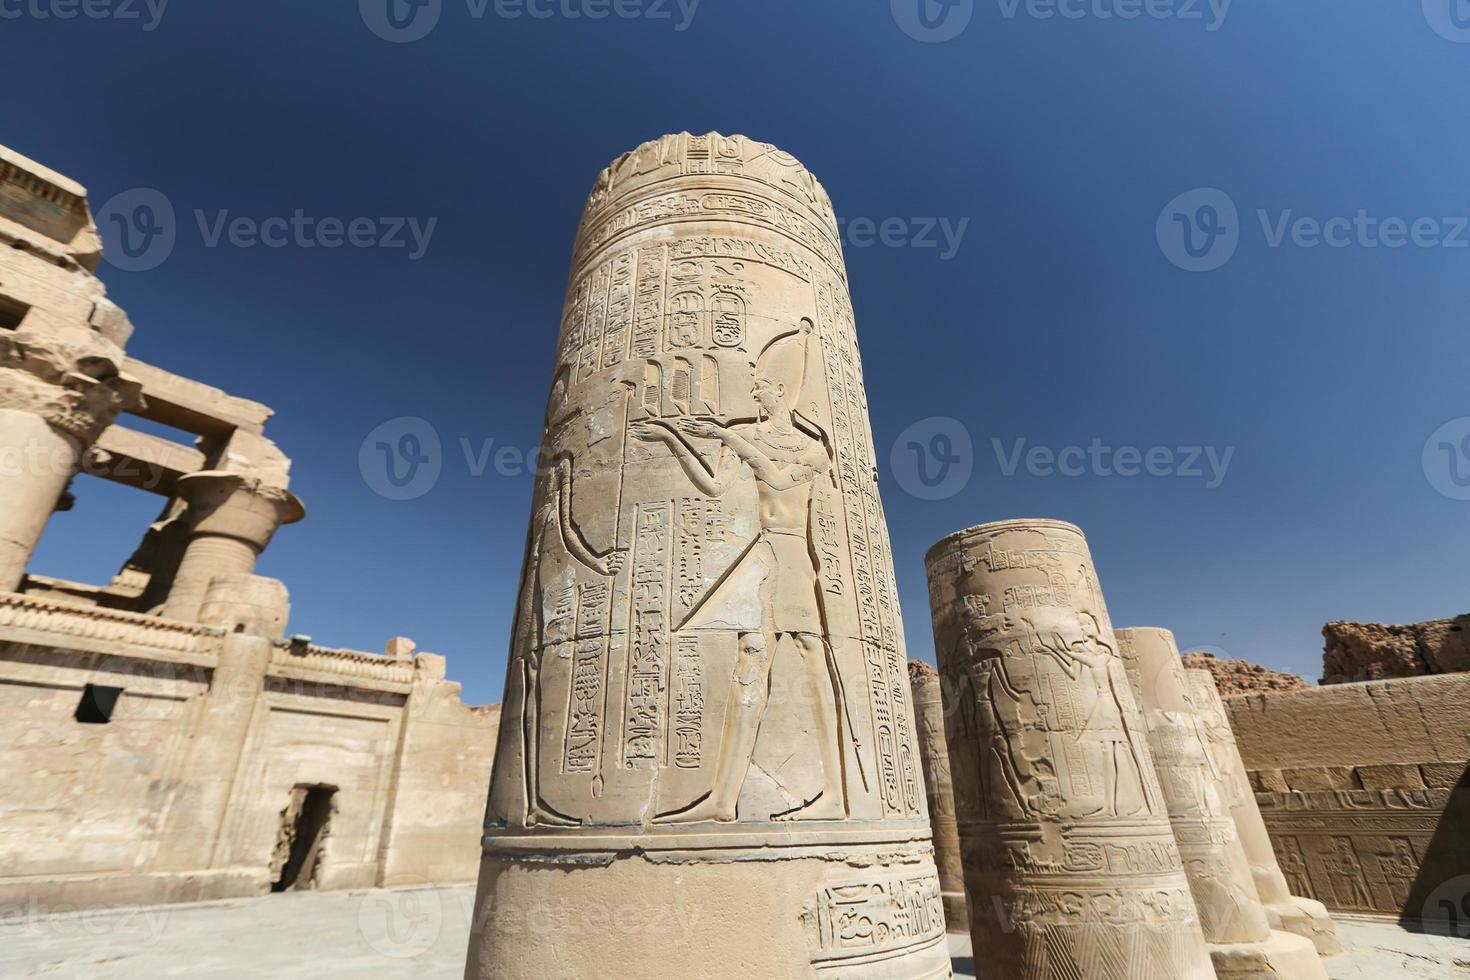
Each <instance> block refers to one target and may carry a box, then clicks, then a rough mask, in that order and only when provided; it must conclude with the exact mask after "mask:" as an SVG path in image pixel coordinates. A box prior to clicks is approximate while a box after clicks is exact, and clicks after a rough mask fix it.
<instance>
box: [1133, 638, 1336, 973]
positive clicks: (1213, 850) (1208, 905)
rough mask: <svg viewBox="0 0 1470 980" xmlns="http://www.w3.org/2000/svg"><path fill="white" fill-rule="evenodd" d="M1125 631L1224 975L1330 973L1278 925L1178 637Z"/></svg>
mask: <svg viewBox="0 0 1470 980" xmlns="http://www.w3.org/2000/svg"><path fill="white" fill-rule="evenodd" d="M1117 638H1118V649H1119V652H1120V653H1121V654H1122V657H1123V664H1124V666H1125V668H1126V669H1127V672H1128V682H1129V684H1130V685H1131V686H1132V688H1133V692H1134V694H1135V695H1137V697H1138V701H1139V705H1140V707H1141V708H1142V709H1143V713H1144V720H1145V722H1146V724H1147V726H1148V743H1149V747H1150V748H1151V749H1152V750H1153V757H1154V765H1155V767H1156V768H1157V770H1158V774H1159V783H1160V786H1161V787H1162V789H1163V794H1164V800H1165V802H1166V803H1167V804H1168V808H1169V821H1170V823H1171V824H1172V825H1173V827H1174V840H1175V841H1176V842H1178V844H1179V854H1180V857H1181V858H1182V859H1183V861H1184V871H1185V875H1186V876H1187V877H1188V879H1189V885H1190V888H1191V889H1192V891H1193V893H1194V901H1195V907H1196V908H1197V909H1198V910H1199V916H1200V925H1201V927H1202V929H1203V931H1204V935H1205V939H1206V940H1207V941H1208V942H1209V944H1210V958H1211V960H1213V961H1214V964H1215V973H1216V975H1217V976H1220V977H1247V978H1251V980H1262V978H1270V977H1283V978H1287V977H1289V978H1303V980H1305V978H1315V980H1326V976H1327V972H1326V970H1324V969H1323V967H1322V964H1321V962H1320V961H1319V960H1318V959H1317V950H1316V948H1315V947H1314V946H1313V945H1312V942H1311V940H1309V939H1306V938H1305V937H1302V936H1297V935H1293V934H1291V933H1287V932H1273V931H1272V929H1271V925H1270V922H1269V921H1268V919H1267V917H1266V910H1265V908H1264V906H1263V905H1262V903H1261V898H1260V895H1259V894H1258V892H1257V890H1256V883H1255V879H1254V876H1253V875H1252V873H1251V866H1250V863H1249V862H1248V860H1247V859H1246V854H1245V850H1244V848H1243V847H1242V846H1241V842H1240V838H1239V835H1238V834H1237V833H1236V828H1235V819H1234V817H1233V816H1232V815H1231V812H1230V807H1229V800H1228V792H1229V791H1228V789H1227V787H1226V782H1225V780H1226V775H1225V773H1224V772H1223V771H1222V770H1221V769H1220V768H1219V767H1218V766H1217V765H1216V759H1217V757H1218V756H1217V754H1215V753H1212V752H1211V748H1210V733H1209V732H1208V730H1207V729H1206V727H1205V724H1204V718H1203V715H1202V713H1201V712H1200V711H1199V710H1198V708H1197V706H1196V704H1195V694H1194V690H1196V689H1192V687H1191V684H1190V682H1189V679H1188V677H1187V676H1186V675H1185V670H1184V664H1183V662H1182V661H1181V660H1180V658H1179V649H1178V647H1177V646H1176V645H1175V643H1174V634H1172V633H1170V632H1169V631H1168V630H1166V629H1158V628H1156V627H1140V628H1134V629H1120V630H1118V631H1117Z"/></svg>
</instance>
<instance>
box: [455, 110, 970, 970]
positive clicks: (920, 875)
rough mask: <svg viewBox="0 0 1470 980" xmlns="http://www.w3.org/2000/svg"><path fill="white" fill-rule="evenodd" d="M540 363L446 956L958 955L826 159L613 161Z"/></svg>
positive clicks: (694, 149)
mask: <svg viewBox="0 0 1470 980" xmlns="http://www.w3.org/2000/svg"><path fill="white" fill-rule="evenodd" d="M550 389H551V393H550V397H549V399H548V403H547V407H546V414H545V422H544V432H543V436H542V445H543V447H545V452H546V458H547V465H546V466H545V467H544V468H543V470H542V471H541V473H540V474H539V476H538V481H537V485H536V489H535V492H534V496H533V502H532V515H531V526H530V531H529V534H528V536H527V550H526V558H525V563H524V566H523V573H522V580H521V585H520V591H519V595H518V597H517V601H516V613H515V621H514V627H513V631H512V633H513V635H512V637H511V645H510V646H511V649H510V657H509V668H508V677H507V683H506V692H505V698H504V709H503V713H502V716H501V730H500V739H499V745H498V753H497V757H496V762H495V771H494V775H493V778H492V780H491V792H490V803H489V807H488V813H487V818H486V821H487V822H486V828H485V839H484V856H483V861H482V864H481V872H480V881H479V889H478V896H477V899H476V901H477V914H476V915H475V917H474V931H473V932H472V934H471V937H470V949H469V958H468V964H467V968H466V976H467V977H471V978H491V977H493V978H495V980H516V978H543V977H547V976H552V975H557V976H563V975H565V976H573V975H575V976H594V975H597V976H640V977H641V976H654V975H658V976H750V977H765V976H813V975H820V976H824V977H834V978H844V977H846V978H858V977H864V978H868V977H879V976H882V977H892V978H919V977H924V978H927V977H943V976H948V975H949V958H948V953H947V950H946V947H945V937H944V912H943V907H942V903H941V898H940V885H939V879H938V876H937V874H936V871H935V866H934V857H933V847H932V844H931V841H930V831H929V823H928V815H927V812H926V806H925V801H924V785H923V778H922V775H921V770H920V765H919V754H918V746H917V741H916V738H915V730H914V713H913V706H912V704H911V700H910V697H909V686H908V677H907V667H906V658H905V656H904V645H903V631H902V626H901V624H900V621H899V609H898V599H897V594H896V588H895V585H894V578H893V566H892V557H891V551H890V547H889V541H888V533H887V528H886V525H885V522H884V518H883V510H882V505H881V502H880V501H879V498H878V488H877V484H876V459H877V457H876V453H875V451H874V446H873V440H872V433H871V430H870V428H869V424H868V417H867V400H866V396H865V394H864V389H863V376H862V366H861V363H860V360H859V357H858V350H857V335H856V331H855V328H854V324H853V315H852V307H851V304H850V301H849V299H848V287H847V278H846V270H845V268H844V265H843V262H842V256H841V248H840V245H839V234H838V228H837V223H836V219H835V217H834V215H833V211H832V207H831V204H830V203H829V201H828V198H827V195H826V192H825V191H824V190H823V189H822V187H821V185H820V184H818V183H817V181H816V180H815V179H814V178H813V177H812V175H811V174H810V173H809V172H808V171H807V170H806V168H805V167H803V166H802V165H801V164H800V163H799V162H798V161H797V160H796V159H795V158H793V157H792V156H790V155H789V154H787V153H784V152H782V151H781V150H778V149H777V148H775V147H774V146H770V145H769V144H765V143H759V142H756V141H754V140H750V139H747V138H745V137H741V136H730V137H726V136H722V135H720V134H718V133H709V134H706V135H703V136H694V135H691V134H688V133H681V134H678V135H676V136H666V137H663V138H661V139H658V140H655V141H653V142H650V143H645V144H643V145H642V146H640V147H638V148H637V149H636V150H634V151H632V152H631V153H627V154H624V155H623V156H622V157H620V158H618V160H617V161H615V162H614V163H613V164H612V165H611V166H610V167H609V168H608V169H606V170H605V171H603V173H602V174H601V176H600V177H599V178H598V179H597V182H596V184H595V185H594V187H593V189H592V194H591V197H590V199H589V200H588V202H587V206H586V209H585V211H584V213H583V217H582V223H581V227H580V229H579V231H578V234H577V241H576V245H575V248H574V251H573V256H572V271H571V276H570V280H569V283H568V287H567V293H566V301H565V306H564V313H563V318H562V324H561V331H560V339H559V341H558V343H557V352H556V360H555V363H554V365H553V368H552V371H551V377H550ZM557 909H566V910H567V911H568V914H570V915H571V916H572V917H574V919H575V928H568V929H562V930H557V931H555V932H553V933H550V934H548V933H546V932H545V931H542V930H538V929H535V928H533V927H531V926H528V923H534V922H535V921H537V919H536V916H537V915H539V914H543V913H551V912H553V910H557Z"/></svg>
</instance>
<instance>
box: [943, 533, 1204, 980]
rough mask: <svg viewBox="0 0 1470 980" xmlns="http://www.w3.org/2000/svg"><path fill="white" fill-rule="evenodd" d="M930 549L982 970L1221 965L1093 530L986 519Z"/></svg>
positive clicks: (1152, 971) (1135, 972)
mask: <svg viewBox="0 0 1470 980" xmlns="http://www.w3.org/2000/svg"><path fill="white" fill-rule="evenodd" d="M925 565H926V569H927V572H928V579H929V596H930V602H931V604H932V609H933V615H934V642H935V650H936V653H937V654H938V659H939V668H940V674H941V676H942V677H943V680H944V691H945V694H946V696H950V694H951V692H953V702H954V703H953V704H952V705H949V706H948V707H949V710H948V711H947V712H946V728H945V734H946V736H947V738H948V742H949V751H950V761H951V765H952V767H953V778H954V783H955V809H956V813H957V814H958V823H959V832H960V845H961V848H962V849H963V852H964V866H965V886H966V893H967V895H968V897H969V901H970V915H971V938H972V941H973V946H974V949H975V951H976V956H975V967H976V972H977V975H978V976H979V977H983V978H996V980H1001V978H1006V980H1014V978H1025V980H1051V978H1058V980H1060V978H1073V977H1087V978H1094V980H1124V978H1130V977H1171V978H1191V977H1196V978H1206V977H1212V976H1214V975H1215V974H1214V971H1213V969H1212V967H1211V963H1210V957H1209V955H1208V953H1207V950H1206V945H1205V941H1204V938H1203V935H1202V933H1201V928H1200V921H1199V918H1198V915H1197V913H1196V909H1195V902H1194V898H1193V897H1192V895H1191V892H1190V886H1189V882H1188V881H1187V880H1186V878H1185V874H1184V869H1183V865H1182V863H1181V860H1180V853H1179V849H1178V847H1177V846H1176V844H1175V840H1174V832H1173V829H1172V828H1171V826H1170V822H1169V812H1168V809H1167V808H1166V805H1165V802H1164V796H1163V792H1162V790H1161V788H1160V785H1159V780H1158V776H1157V774H1156V772H1155V769H1154V761H1153V756H1152V754H1151V752H1150V751H1149V746H1148V734H1147V730H1146V728H1145V725H1144V720H1143V717H1142V714H1141V713H1140V711H1139V709H1138V705H1137V702H1136V701H1135V699H1134V697H1133V694H1132V691H1131V689H1130V687H1129V684H1128V678H1127V676H1126V674H1125V672H1124V667H1123V664H1122V661H1121V659H1120V658H1119V656H1118V652H1117V651H1118V647H1117V640H1116V639H1115V638H1114V636H1113V630H1112V624H1111V623H1110V622H1109V620H1108V613H1107V608H1106V606H1105V604H1104V602H1103V596H1102V589H1101V587H1100V586H1099V584H1098V579H1097V575H1096V573H1095V571H1094V570H1093V565H1092V558H1091V555H1090V553H1089V551H1088V548H1087V542H1086V540H1085V538H1084V537H1083V535H1082V532H1081V531H1080V530H1078V529H1077V528H1076V527H1074V526H1073V525H1070V524H1064V523H1062V522H1059V521H1044V520H1028V521H1005V522H1001V523H998V524H986V525H982V526H980V527H976V528H971V529H969V530H967V531H960V532H957V533H956V534H952V535H950V536H949V537H947V538H944V539H943V540H941V541H940V542H939V543H937V544H936V545H935V546H934V547H933V548H931V549H930V550H929V553H928V555H927V556H926V558H925Z"/></svg>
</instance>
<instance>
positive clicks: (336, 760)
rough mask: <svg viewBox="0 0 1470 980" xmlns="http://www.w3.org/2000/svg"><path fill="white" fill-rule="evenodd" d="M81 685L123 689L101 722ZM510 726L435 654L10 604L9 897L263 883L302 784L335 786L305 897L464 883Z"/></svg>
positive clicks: (171, 893)
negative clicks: (466, 694) (465, 697)
mask: <svg viewBox="0 0 1470 980" xmlns="http://www.w3.org/2000/svg"><path fill="white" fill-rule="evenodd" d="M89 685H90V686H92V687H93V689H94V690H95V689H97V688H113V689H121V693H120V694H119V695H117V696H116V699H115V701H112V702H111V703H110V705H109V709H108V716H107V717H106V719H105V720H97V719H96V718H90V719H89V718H88V715H87V711H86V710H85V709H84V707H83V706H84V704H85V703H86V702H87V699H88V687H89ZM105 700H106V699H104V702H105ZM498 716H499V711H498V708H496V707H491V708H471V707H467V706H465V705H463V704H461V703H460V701H459V685H457V684H452V683H448V682H446V681H444V679H443V659H442V658H439V657H435V656H434V655H432V654H420V655H418V656H417V657H413V658H399V659H394V658H387V657H382V656H378V655H374V654H368V653H360V652H355V651H343V650H331V649H327V648H322V647H315V646H309V645H305V646H297V647H293V646H292V645H289V644H287V643H284V642H274V643H273V642H272V641H270V640H269V639H266V638H264V637H258V636H248V635H244V634H226V633H224V632H223V631H221V630H218V629H212V628H210V627H206V626H199V625H194V624H185V623H177V622H172V621H169V620H163V619H158V618H156V617H148V616H143V615H139V614H136V613H122V612H116V611H99V610H95V609H90V608H87V607H82V606H68V605H66V604H64V603H58V602H54V601H51V600H45V599H36V598H32V597H28V596H21V595H17V594H14V593H9V594H5V593H0V772H4V773H7V774H9V776H8V778H7V779H6V787H7V788H6V792H5V793H4V794H0V869H3V870H0V904H3V903H7V902H36V903H40V904H42V905H47V906H53V907H56V906H62V905H67V906H77V907H87V908H90V907H96V906H102V905H112V904H131V903H153V902H174V901H195V900H204V899H215V898H227V897H235V896H243V895H256V894H262V893H266V892H269V891H270V890H271V887H272V884H273V883H274V882H275V880H276V879H277V877H278V876H279V874H280V869H281V865H282V860H283V854H282V847H283V845H282V840H281V827H282V820H283V812H285V811H287V810H288V809H289V808H290V806H291V804H292V799H293V793H294V792H295V791H296V790H297V788H298V787H322V788H325V789H328V790H330V791H331V793H332V814H331V819H330V822H329V825H328V829H327V833H326V835H325V839H324V843H323V845H322V848H321V852H320V858H319V860H318V862H317V863H316V866H315V868H314V870H313V872H312V874H313V877H312V879H311V881H310V883H309V884H307V883H303V884H302V885H301V886H299V887H312V888H323V889H334V888H363V887H372V886H375V885H383V884H386V885H423V884H437V883H445V882H467V881H470V880H472V879H473V877H474V874H475V870H476V867H477V855H478V853H479V846H480V824H481V821H482V818H483V815H484V808H485V795H486V787H487V785H488V783H489V773H490V762H491V758H492V756H493V754H494V751H495V733H496V727H497V723H498Z"/></svg>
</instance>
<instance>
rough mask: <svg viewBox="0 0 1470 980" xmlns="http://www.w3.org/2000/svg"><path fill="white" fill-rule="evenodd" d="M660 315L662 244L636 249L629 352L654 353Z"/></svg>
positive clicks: (643, 356)
mask: <svg viewBox="0 0 1470 980" xmlns="http://www.w3.org/2000/svg"><path fill="white" fill-rule="evenodd" d="M663 319H664V247H663V246H662V245H649V246H647V247H645V248H640V249H639V250H638V286H637V293H636V297H635V306H634V321H633V356H634V357H642V358H649V357H654V356H656V355H657V354H658V352H659V349H660V337H661V335H662V333H663Z"/></svg>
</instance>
